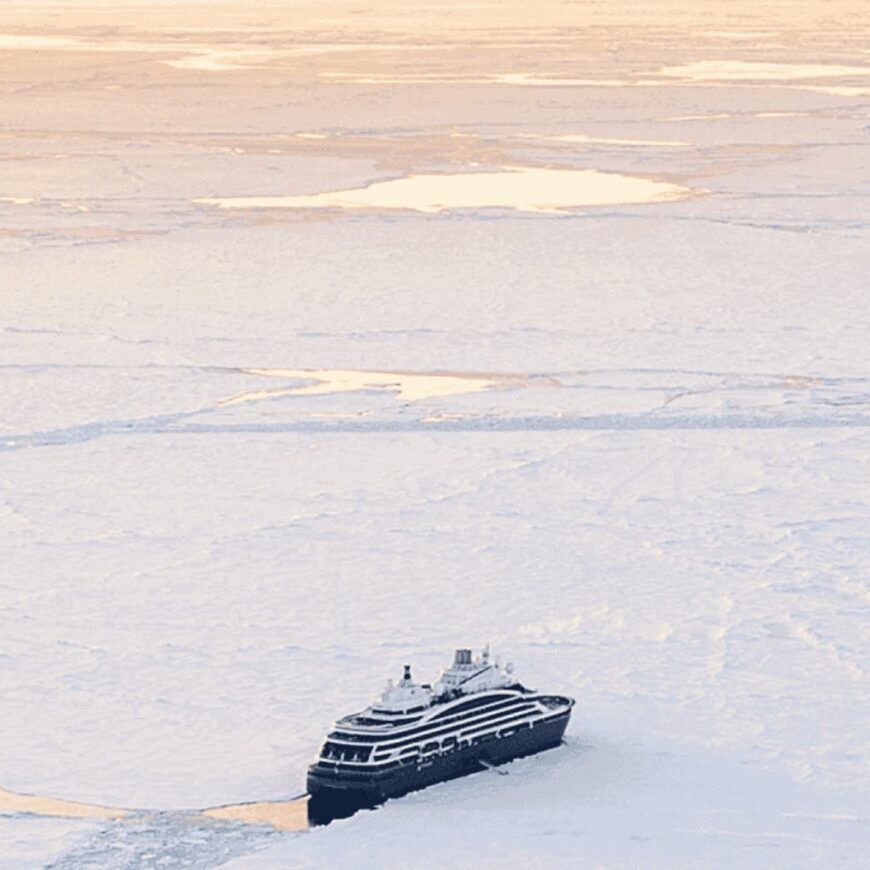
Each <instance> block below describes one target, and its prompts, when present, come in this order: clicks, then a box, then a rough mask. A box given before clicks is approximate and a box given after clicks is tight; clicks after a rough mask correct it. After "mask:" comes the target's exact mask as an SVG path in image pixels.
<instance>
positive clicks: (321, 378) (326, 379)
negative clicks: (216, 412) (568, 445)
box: [220, 369, 516, 405]
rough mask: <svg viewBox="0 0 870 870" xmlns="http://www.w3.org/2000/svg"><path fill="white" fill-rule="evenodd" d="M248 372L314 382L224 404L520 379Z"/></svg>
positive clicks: (446, 390) (438, 389) (474, 386)
mask: <svg viewBox="0 0 870 870" xmlns="http://www.w3.org/2000/svg"><path fill="white" fill-rule="evenodd" d="M244 372H245V374H249V375H262V376H264V377H270V378H282V379H284V380H289V381H314V383H304V384H301V385H297V386H292V387H284V388H281V389H277V390H251V391H249V392H247V393H242V394H241V395H238V396H233V397H232V398H230V399H225V400H224V401H223V402H221V403H220V404H221V405H238V404H242V403H245V402H256V401H259V400H261V399H278V398H281V397H283V396H321V395H326V394H329V393H349V392H357V391H359V390H387V391H389V392H393V393H395V394H396V396H397V398H399V399H402V400H404V401H407V402H413V401H417V400H419V399H432V398H436V397H439V396H459V395H462V394H463V393H475V392H477V391H479V390H485V389H488V388H490V387H492V386H495V385H496V384H499V383H505V382H510V381H516V378H515V377H514V378H510V377H504V376H495V375H492V376H483V375H480V376H476V375H465V374H440V373H432V374H420V373H411V372H374V371H356V370H352V369H244Z"/></svg>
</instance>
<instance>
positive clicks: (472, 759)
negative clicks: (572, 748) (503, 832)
mask: <svg viewBox="0 0 870 870" xmlns="http://www.w3.org/2000/svg"><path fill="white" fill-rule="evenodd" d="M570 715H571V711H570V709H569V710H566V711H565V712H564V713H560V714H558V715H556V716H552V717H547V718H546V719H544V720H541V721H537V722H534V723H532V724H528V723H526V724H523V725H518V726H514V727H512V728H507V729H505V730H504V731H503V732H502V734H501V736H496V735H495V734H486V735H483V736H481V737H477V738H475V739H474V740H473V741H464V742H463V744H462V745H460V746H458V747H456V748H455V749H452V750H450V751H447V752H443V753H433V754H431V755H430V756H428V757H427V756H426V755H421V756H417V757H415V758H413V760H410V761H406V762H401V761H393V762H390V763H389V764H384V765H381V766H380V767H378V768H374V769H372V768H371V767H370V768H369V769H366V770H355V769H354V768H352V767H348V766H347V765H343V764H331V763H326V762H324V761H318V762H317V763H316V764H313V765H312V766H311V767H310V768H309V770H308V794H309V795H310V798H309V803H308V815H309V819H311V821H312V822H315V823H317V822H318V821H329V820H330V819H332V818H337V817H338V816H339V815H343V814H346V813H349V812H352V811H353V810H355V809H361V808H364V807H370V806H376V805H377V804H379V803H382V802H383V801H385V800H386V799H387V798H392V797H399V796H401V795H404V794H407V793H408V792H410V791H415V790H417V789H421V788H426V786H429V785H433V784H434V783H436V782H443V781H444V780H449V779H455V778H456V777H460V776H465V775H466V774H469V773H474V772H476V771H479V770H482V769H484V768H485V767H487V766H490V765H496V764H503V763H504V762H506V761H510V760H511V759H514V758H520V757H522V756H524V755H532V754H534V753H536V752H541V751H543V750H545V749H551V748H553V747H555V746H558V745H559V744H560V743H561V742H562V736H563V735H564V733H565V728H566V727H567V725H568V719H569V718H570Z"/></svg>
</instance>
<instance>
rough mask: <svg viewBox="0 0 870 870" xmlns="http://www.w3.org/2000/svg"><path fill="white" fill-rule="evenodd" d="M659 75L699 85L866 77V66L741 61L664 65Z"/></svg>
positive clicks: (869, 74) (706, 61)
mask: <svg viewBox="0 0 870 870" xmlns="http://www.w3.org/2000/svg"><path fill="white" fill-rule="evenodd" d="M660 75H663V76H673V77H675V78H681V79H692V80H694V81H700V82H711V81H740V80H742V79H749V80H752V81H790V80H792V79H818V78H842V77H845V76H870V66H843V65H837V64H825V63H762V62H757V61H745V60H703V61H698V62H696V63H687V64H683V65H682V66H668V67H665V68H664V69H662V70H661V71H660Z"/></svg>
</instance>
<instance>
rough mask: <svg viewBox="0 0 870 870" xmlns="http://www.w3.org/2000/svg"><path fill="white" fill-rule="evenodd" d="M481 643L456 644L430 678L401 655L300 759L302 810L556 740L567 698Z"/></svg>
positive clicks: (375, 799) (349, 801) (326, 811)
mask: <svg viewBox="0 0 870 870" xmlns="http://www.w3.org/2000/svg"><path fill="white" fill-rule="evenodd" d="M513 670H514V669H513V666H512V665H511V664H509V663H508V664H506V665H505V666H501V665H500V664H499V662H498V660H495V659H492V658H491V656H490V652H489V648H488V647H487V648H486V649H484V650H483V651H482V653H481V655H480V656H472V652H471V650H470V649H458V650H456V653H455V658H454V660H453V664H452V665H451V666H450V667H449V668H447V669H446V670H445V671H444V672H443V673H442V674H441V677H440V678H439V679H438V681H437V682H436V683H435V684H434V685H433V684H429V683H423V684H418V683H415V682H414V680H413V678H412V677H411V668H410V666H409V665H405V668H404V675H403V676H402V678H401V680H399V682H398V683H396V684H394V683H393V682H392V681H390V682H388V683H387V688H386V689H385V691H384V692H383V694H382V695H381V697H380V699H379V700H378V701H376V702H375V703H374V704H372V705H371V706H370V707H368V708H366V709H365V710H363V711H362V712H359V713H353V714H351V715H349V716H345V717H344V718H342V719H339V720H338V721H337V722H336V723H335V724H334V726H333V729H332V730H331V731H330V732H329V734H328V735H327V737H326V741H325V742H324V744H323V747H322V749H321V751H320V754H319V756H318V758H317V760H316V761H315V762H314V764H312V765H311V766H310V767H309V769H308V778H307V788H308V795H309V818H311V819H312V820H313V821H317V820H318V818H325V819H327V820H328V819H329V818H330V817H332V818H334V817H336V816H337V815H338V814H342V815H344V814H346V813H345V812H344V811H345V810H350V811H353V810H354V809H357V808H361V807H371V806H377V805H378V804H380V803H382V802H383V801H385V800H387V799H388V798H393V797H399V796H401V795H404V794H407V793H408V792H410V791H415V790H417V789H421V788H425V787H426V786H429V785H432V784H434V783H436V782H441V781H443V780H448V779H454V778H456V777H460V776H464V775H466V774H468V773H473V772H475V771H479V770H482V769H484V768H487V767H495V766H497V765H499V764H503V763H504V762H506V761H510V760H511V759H514V758H519V757H521V756H525V755H531V754H533V753H537V752H541V751H543V750H545V749H550V748H552V747H555V746H558V745H559V744H560V743H561V742H562V737H563V735H564V733H565V728H566V727H567V725H568V720H569V718H570V716H571V709H572V707H573V706H574V699H573V698H568V697H566V696H564V695H552V694H545V693H542V692H538V691H535V690H534V689H528V688H526V687H525V686H523V685H522V684H521V683H519V682H518V681H517V680H516V679H515V678H514V675H513Z"/></svg>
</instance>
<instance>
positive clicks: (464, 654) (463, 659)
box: [453, 649, 471, 665]
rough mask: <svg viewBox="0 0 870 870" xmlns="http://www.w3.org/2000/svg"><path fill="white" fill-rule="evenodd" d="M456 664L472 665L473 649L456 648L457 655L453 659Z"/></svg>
mask: <svg viewBox="0 0 870 870" xmlns="http://www.w3.org/2000/svg"><path fill="white" fill-rule="evenodd" d="M453 664H454V665H470V664H471V650H470V649H458V650H456V657H455V658H454V659H453Z"/></svg>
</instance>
